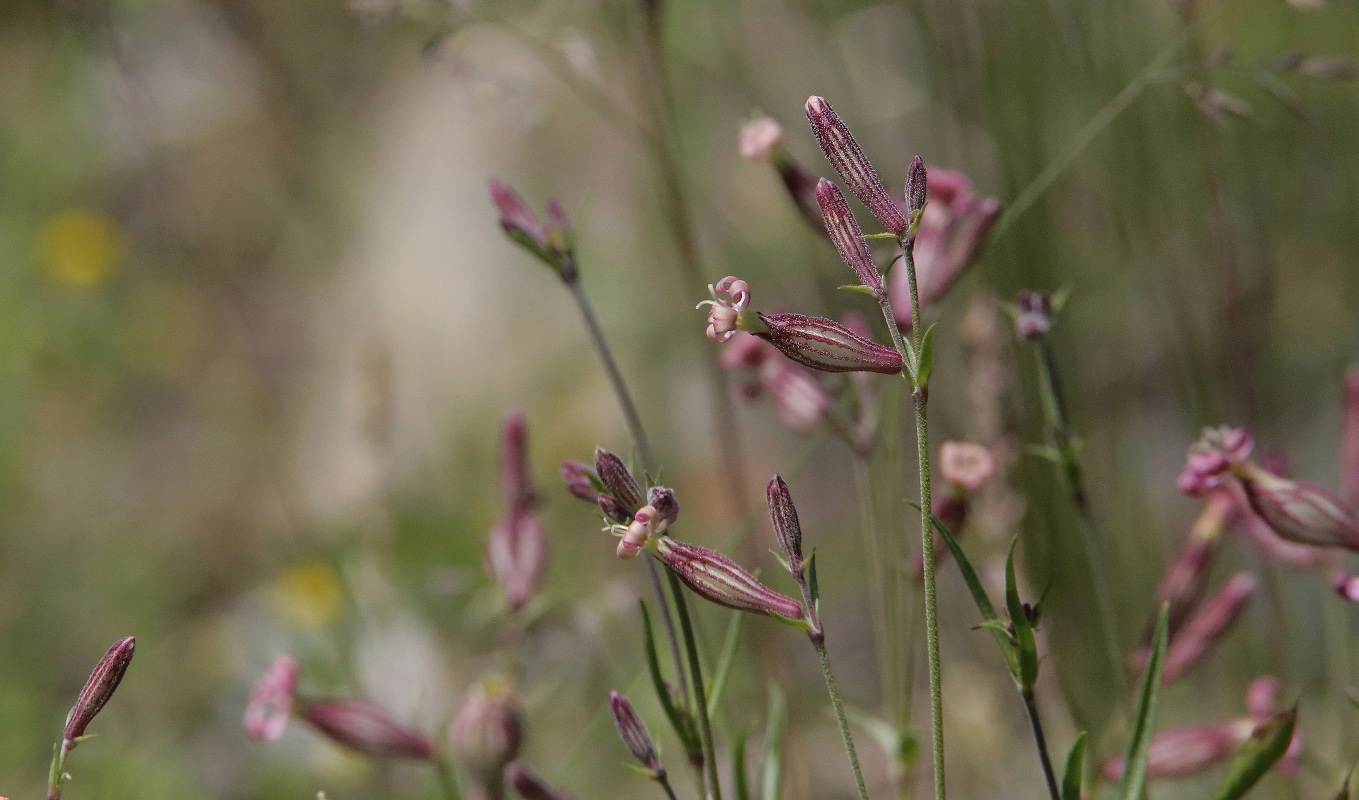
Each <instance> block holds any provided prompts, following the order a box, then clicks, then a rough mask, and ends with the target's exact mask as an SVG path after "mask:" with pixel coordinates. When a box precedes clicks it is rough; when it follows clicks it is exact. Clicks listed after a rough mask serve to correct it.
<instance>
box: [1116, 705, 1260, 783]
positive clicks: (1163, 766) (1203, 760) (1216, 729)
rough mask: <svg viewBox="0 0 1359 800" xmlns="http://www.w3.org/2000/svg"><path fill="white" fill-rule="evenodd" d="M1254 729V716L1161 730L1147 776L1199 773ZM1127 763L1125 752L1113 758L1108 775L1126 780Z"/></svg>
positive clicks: (1217, 762)
mask: <svg viewBox="0 0 1359 800" xmlns="http://www.w3.org/2000/svg"><path fill="white" fill-rule="evenodd" d="M1253 729H1254V725H1253V724H1252V723H1251V721H1250V720H1235V721H1232V722H1225V723H1222V724H1219V725H1202V726H1194V727H1188V728H1178V729H1176V730H1171V731H1166V732H1165V733H1160V734H1157V735H1156V736H1154V737H1153V738H1152V740H1151V747H1150V750H1149V753H1148V757H1147V777H1149V778H1173V777H1180V776H1185V775H1197V774H1198V773H1200V772H1203V771H1204V770H1206V769H1209V768H1210V767H1213V766H1215V765H1217V764H1220V763H1222V762H1223V761H1225V760H1226V759H1227V757H1228V756H1230V755H1231V754H1232V753H1233V752H1235V750H1236V748H1237V747H1238V746H1239V745H1240V744H1241V743H1242V742H1244V741H1245V740H1246V739H1247V738H1248V737H1249V736H1250V734H1251V731H1252V730H1253ZM1123 763H1124V762H1123V757H1122V756H1118V757H1116V758H1113V759H1110V760H1109V761H1108V762H1106V763H1105V765H1104V777H1105V778H1106V779H1107V780H1109V781H1110V782H1111V783H1117V782H1118V781H1120V780H1122V778H1123Z"/></svg>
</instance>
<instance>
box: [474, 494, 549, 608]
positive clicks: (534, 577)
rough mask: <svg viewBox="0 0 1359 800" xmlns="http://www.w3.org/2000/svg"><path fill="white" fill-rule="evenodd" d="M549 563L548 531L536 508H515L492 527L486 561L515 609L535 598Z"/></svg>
mask: <svg viewBox="0 0 1359 800" xmlns="http://www.w3.org/2000/svg"><path fill="white" fill-rule="evenodd" d="M546 563H547V534H546V532H545V531H544V530H543V522H542V520H541V519H539V517H538V512H536V511H534V510H533V509H525V510H521V511H517V512H512V513H511V514H510V517H509V519H507V520H505V521H504V522H502V523H501V524H499V525H497V526H496V527H495V528H494V529H493V530H492V531H491V535H490V538H489V539H488V541H487V545H486V564H487V567H488V569H489V571H490V573H491V576H492V577H493V578H495V580H496V581H497V582H498V583H499V584H500V588H501V591H502V592H503V593H504V595H505V601H506V602H507V603H508V604H509V606H510V608H511V609H512V610H514V611H519V610H520V609H522V608H523V607H524V606H526V605H528V602H529V600H531V599H533V593H534V590H535V589H536V588H537V585H538V578H539V576H540V575H541V574H542V571H543V566H544V565H545V564H546Z"/></svg>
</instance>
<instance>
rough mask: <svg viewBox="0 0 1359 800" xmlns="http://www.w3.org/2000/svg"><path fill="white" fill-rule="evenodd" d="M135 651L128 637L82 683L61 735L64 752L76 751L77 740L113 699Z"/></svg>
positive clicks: (132, 641)
mask: <svg viewBox="0 0 1359 800" xmlns="http://www.w3.org/2000/svg"><path fill="white" fill-rule="evenodd" d="M136 649H137V642H136V640H135V639H133V638H132V637H131V636H128V637H125V638H122V639H119V640H118V641H117V642H115V643H114V645H113V646H112V647H110V648H109V651H108V652H107V653H105V654H104V657H103V658H101V659H99V663H98V664H96V665H95V666H94V671H93V672H91V673H90V677H89V679H88V680H86V681H85V688H83V689H81V690H80V696H79V697H78V698H76V702H75V705H74V706H72V707H71V713H70V714H69V715H68V716H67V717H66V730H65V732H64V733H63V734H62V738H63V739H65V741H66V749H68V750H70V749H71V748H73V747H75V745H76V742H77V740H79V739H80V737H82V736H84V735H85V728H86V727H87V726H89V724H90V722H91V721H92V720H94V718H95V716H96V715H97V714H98V713H99V711H100V709H102V708H103V707H104V704H105V703H107V702H108V701H109V698H110V697H112V696H113V693H114V691H115V690H117V688H118V684H119V683H121V682H122V680H123V675H124V674H126V673H127V668H128V666H129V665H130V664H131V663H132V654H133V652H134V651H135V650H136Z"/></svg>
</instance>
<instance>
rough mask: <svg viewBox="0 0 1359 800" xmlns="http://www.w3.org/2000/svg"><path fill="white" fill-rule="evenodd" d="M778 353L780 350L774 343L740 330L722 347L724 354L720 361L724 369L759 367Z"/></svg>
mask: <svg viewBox="0 0 1359 800" xmlns="http://www.w3.org/2000/svg"><path fill="white" fill-rule="evenodd" d="M778 355H779V351H778V350H775V349H774V345H772V344H770V343H769V342H766V341H764V340H763V339H761V338H759V337H758V336H754V335H753V334H749V333H746V332H745V331H740V332H738V333H737V334H736V335H735V336H734V337H732V338H731V339H730V340H729V342H728V344H727V346H726V347H724V348H722V355H721V356H719V357H718V361H719V363H721V364H722V368H723V369H741V368H742V367H758V366H760V365H761V364H763V363H765V362H766V361H769V360H771V358H777V357H778Z"/></svg>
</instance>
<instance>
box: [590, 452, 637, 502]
mask: <svg viewBox="0 0 1359 800" xmlns="http://www.w3.org/2000/svg"><path fill="white" fill-rule="evenodd" d="M595 472H596V473H597V474H598V475H599V480H600V482H601V483H603V484H604V488H605V489H608V490H609V494H611V495H613V497H614V498H615V499H616V500H618V502H619V504H620V505H622V506H623V508H625V509H627V511H628V512H629V513H631V512H634V511H636V510H637V509H639V508H641V507H642V503H643V501H644V499H645V498H644V497H643V495H642V487H640V486H638V485H637V481H636V480H635V479H633V477H632V473H630V472H628V468H627V465H625V464H624V463H623V459H621V458H619V457H618V456H616V455H614V454H613V453H611V452H609V451H608V450H605V449H604V448H602V447H597V448H595Z"/></svg>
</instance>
